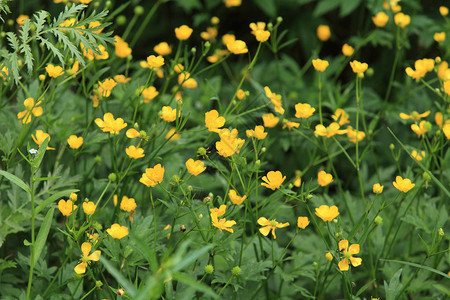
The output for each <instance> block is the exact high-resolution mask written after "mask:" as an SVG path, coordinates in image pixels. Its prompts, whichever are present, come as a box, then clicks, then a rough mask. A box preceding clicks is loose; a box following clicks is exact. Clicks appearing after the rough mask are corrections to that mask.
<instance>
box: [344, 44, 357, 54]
mask: <svg viewBox="0 0 450 300" xmlns="http://www.w3.org/2000/svg"><path fill="white" fill-rule="evenodd" d="M354 52H355V49H353V47H352V46H350V45H349V44H344V45H343V46H342V54H344V55H345V56H352V55H353V53H354Z"/></svg>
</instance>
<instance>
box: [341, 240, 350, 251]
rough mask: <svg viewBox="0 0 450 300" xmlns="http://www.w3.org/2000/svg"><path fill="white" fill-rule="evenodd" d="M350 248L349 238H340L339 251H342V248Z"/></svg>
mask: <svg viewBox="0 0 450 300" xmlns="http://www.w3.org/2000/svg"><path fill="white" fill-rule="evenodd" d="M347 248H348V241H347V240H340V241H339V251H342V249H345V250H347Z"/></svg>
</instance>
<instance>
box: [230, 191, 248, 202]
mask: <svg viewBox="0 0 450 300" xmlns="http://www.w3.org/2000/svg"><path fill="white" fill-rule="evenodd" d="M228 197H230V200H231V202H232V203H233V204H235V205H241V204H242V203H243V202H244V200H245V199H247V196H246V195H244V196H242V197H240V196H238V194H237V193H236V191H235V190H230V191H229V192H228Z"/></svg>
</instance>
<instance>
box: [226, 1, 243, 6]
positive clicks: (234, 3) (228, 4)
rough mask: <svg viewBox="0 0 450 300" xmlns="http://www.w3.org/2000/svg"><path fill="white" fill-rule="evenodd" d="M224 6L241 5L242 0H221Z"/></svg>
mask: <svg viewBox="0 0 450 300" xmlns="http://www.w3.org/2000/svg"><path fill="white" fill-rule="evenodd" d="M223 2H225V6H226V7H233V6H241V3H242V0H223Z"/></svg>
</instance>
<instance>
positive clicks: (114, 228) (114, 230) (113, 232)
mask: <svg viewBox="0 0 450 300" xmlns="http://www.w3.org/2000/svg"><path fill="white" fill-rule="evenodd" d="M106 232H107V233H108V234H109V235H110V236H112V237H113V238H115V239H119V240H120V239H121V238H123V237H126V236H127V235H128V228H127V227H125V226H120V225H119V224H117V223H114V224H112V225H111V228H108V229H106Z"/></svg>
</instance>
